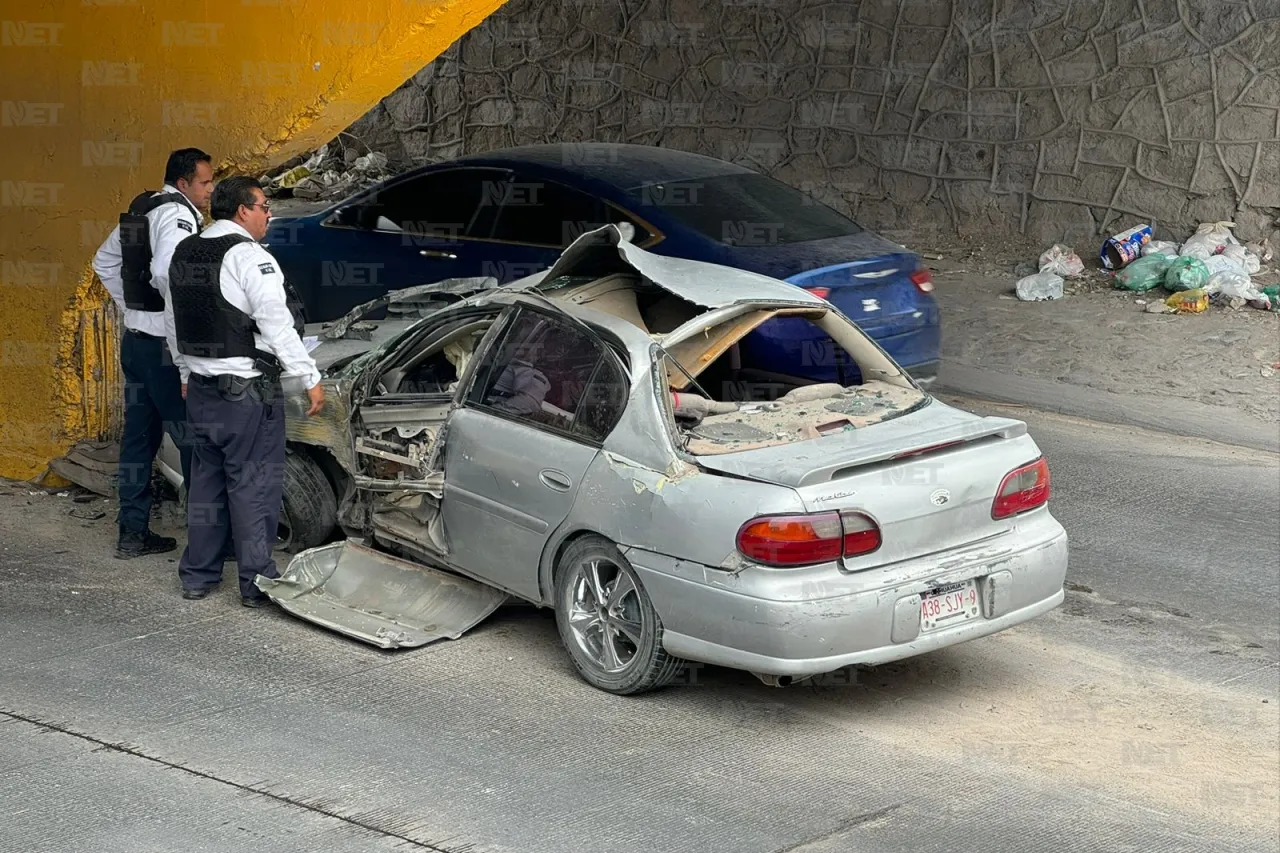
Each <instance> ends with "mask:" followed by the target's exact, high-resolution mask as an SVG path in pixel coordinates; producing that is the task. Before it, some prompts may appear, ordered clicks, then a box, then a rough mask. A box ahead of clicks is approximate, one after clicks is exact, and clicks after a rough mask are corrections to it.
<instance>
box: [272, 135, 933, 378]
mask: <svg viewBox="0 0 1280 853" xmlns="http://www.w3.org/2000/svg"><path fill="white" fill-rule="evenodd" d="M610 223H629V224H630V225H631V227H632V228H633V229H634V232H635V236H634V238H633V241H634V242H635V243H636V244H637V245H639V246H641V247H643V248H645V249H647V250H649V251H651V252H654V253H656V254H660V255H669V256H674V257H681V258H690V259H693V260H699V261H709V262H711V263H717V264H722V265H725V266H729V267H736V268H739V269H744V270H749V271H752V272H757V273H762V274H764V275H768V276H772V277H774V278H778V279H782V280H783V281H787V282H789V283H791V284H794V285H796V286H798V287H802V288H805V289H806V290H809V291H812V292H814V293H816V294H817V295H819V296H821V297H823V298H825V299H827V300H828V301H829V302H831V303H832V304H833V305H835V306H836V307H837V308H838V309H840V311H841V312H842V313H844V314H845V315H846V316H847V317H849V318H850V319H851V320H853V321H854V322H855V323H857V324H858V326H860V327H861V328H862V329H863V330H864V331H866V332H867V334H868V335H869V336H870V337H871V338H873V339H874V340H875V341H876V342H877V343H878V344H879V345H880V346H881V347H882V348H884V350H885V351H886V352H888V354H889V355H890V356H892V357H893V358H894V360H895V361H897V363H898V364H900V365H901V366H902V367H903V368H905V369H906V370H907V371H908V372H910V373H911V375H912V376H913V377H914V378H916V379H917V381H922V382H928V381H930V380H932V379H933V378H934V376H936V373H937V369H938V360H939V347H940V343H941V334H940V328H939V320H938V306H937V302H936V300H935V299H934V297H933V293H932V291H933V284H932V282H931V280H930V276H929V272H928V270H927V269H926V268H925V267H924V266H923V265H922V264H921V262H920V258H919V257H918V256H917V255H916V254H914V253H912V252H909V251H907V250H906V249H904V248H903V247H902V246H899V245H898V244H896V243H892V242H890V241H889V240H886V239H884V238H883V237H880V236H878V235H876V234H874V233H872V232H870V231H867V230H866V229H864V228H863V227H861V226H860V225H858V224H857V223H856V222H854V221H852V220H851V219H849V218H847V217H845V216H843V215H841V214H839V213H837V212H836V211H834V210H832V209H831V208H829V207H827V206H826V205H823V204H821V203H820V202H818V201H816V200H814V199H812V198H811V197H809V196H807V195H805V194H804V193H801V192H800V191H798V190H796V189H794V188H792V187H790V186H788V185H787V184H785V183H782V182H780V181H777V180H774V179H773V178H769V177H767V176H765V175H762V174H760V173H758V172H755V171H752V170H750V169H747V168H744V167H742V166H738V165H734V164H732V163H728V162H725V161H723V160H718V159H715V158H712V157H704V156H701V155H698V154H690V153H688V152H684V151H676V150H673V149H669V148H656V147H651V146H643V145H614V144H606V143H564V144H557V145H533V146H525V147H519V148H510V149H504V150H499V151H491V152H488V153H485V154H478V155H473V156H468V157H463V158H460V159H457V160H452V161H449V162H446V163H435V164H431V165H429V166H423V167H421V168H417V169H414V170H412V171H409V172H406V173H404V174H401V175H397V176H396V177H394V178H390V179H388V180H387V181H385V182H383V183H382V184H380V185H378V186H376V187H373V188H370V189H367V190H364V191H362V192H359V193H357V194H355V195H353V196H351V197H350V198H347V199H345V200H343V201H341V202H339V203H337V204H335V205H331V206H330V207H327V208H325V209H324V210H321V211H319V212H317V213H314V214H311V215H309V216H302V217H296V218H283V217H282V218H279V219H276V220H274V221H273V223H272V227H271V231H270V232H269V233H268V235H267V238H266V240H265V242H267V243H268V244H269V246H270V249H271V251H272V253H273V254H275V256H276V258H277V259H278V260H279V262H280V264H281V265H282V266H283V267H284V272H285V274H286V276H287V277H288V279H289V281H290V282H291V283H292V284H293V285H294V287H295V289H296V290H297V291H298V293H299V295H300V296H301V298H302V300H303V302H304V304H305V305H306V309H307V318H308V320H309V321H312V322H315V321H325V320H333V319H336V318H338V317H340V316H342V315H343V314H344V313H346V312H347V311H348V310H349V309H350V308H352V307H353V306H355V305H358V304H360V303H362V302H365V301H368V300H370V299H373V298H376V297H378V296H381V295H382V294H384V293H385V292H387V291H388V290H393V289H397V288H401V287H407V286H410V285H415V284H424V283H429V282H433V281H439V280H442V279H446V278H463V277H472V276H493V277H494V278H496V279H497V280H498V282H499V284H504V283H506V282H509V281H513V280H515V279H518V278H522V277H524V276H527V275H531V274H533V273H535V272H539V271H541V270H544V269H546V268H548V267H550V266H551V265H552V264H553V263H554V262H555V260H556V259H557V258H558V257H559V256H560V254H561V252H562V251H563V250H564V248H565V247H566V246H568V244H569V243H571V242H572V241H573V240H574V239H576V238H577V237H578V236H580V235H581V234H583V233H585V232H586V231H590V230H592V229H594V228H599V227H601V226H602V225H606V224H610ZM814 331H815V330H814V327H813V326H812V325H811V324H809V323H808V322H807V321H805V320H803V319H798V318H797V319H778V320H772V321H770V322H768V323H766V324H764V325H763V326H761V327H760V328H759V329H757V330H755V331H754V332H753V333H752V334H751V335H750V336H748V337H747V338H746V339H744V341H743V344H742V348H743V350H744V352H743V353H742V356H743V358H744V360H749V361H750V363H752V364H754V365H769V368H770V371H773V372H777V373H780V374H787V375H790V376H801V377H806V378H809V379H812V380H814V381H820V382H827V381H832V382H840V383H841V384H851V383H854V382H857V381H859V377H858V375H857V368H856V367H855V366H853V365H849V364H842V363H840V361H839V360H838V359H836V358H835V357H834V355H833V353H834V352H835V349H834V348H833V346H832V344H831V341H830V340H829V339H823V338H821V337H815V336H814Z"/></svg>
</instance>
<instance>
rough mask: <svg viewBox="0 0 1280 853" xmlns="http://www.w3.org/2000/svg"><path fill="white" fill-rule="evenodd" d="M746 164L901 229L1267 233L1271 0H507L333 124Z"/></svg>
mask: <svg viewBox="0 0 1280 853" xmlns="http://www.w3.org/2000/svg"><path fill="white" fill-rule="evenodd" d="M349 132H350V134H351V135H350V136H344V137H342V141H343V142H344V144H347V143H352V142H353V137H356V138H359V139H360V140H362V141H363V142H365V143H368V144H369V145H372V146H373V147H375V148H377V149H379V150H382V151H385V152H386V153H387V154H388V155H389V156H390V157H391V159H392V161H393V163H395V164H397V165H400V166H407V165H410V164H415V163H421V162H427V161H433V160H439V159H445V158H449V157H453V156H456V155H458V154H461V153H472V152H476V151H482V150H486V149H490V148H498V147H504V146H510V145H519V144H525V143H534V142H547V141H567V142H574V141H588V140H591V141H604V142H638V143H646V144H654V145H662V146H669V147H675V148H682V149H686V150H692V151H697V152H701V153H705V154H710V155H713V156H717V157H721V158H724V159H727V160H733V161H736V162H741V163H744V164H746V165H749V166H753V167H755V168H758V169H760V170H761V171H765V172H767V173H770V174H772V175H774V176H775V177H778V178H780V179H782V180H785V181H787V182H789V183H791V184H793V185H795V186H798V187H800V188H801V189H804V190H806V191H808V192H810V193H812V194H814V195H815V196H817V197H819V198H821V199H822V200H824V201H826V202H828V203H830V204H832V205H833V206H835V207H837V208H839V209H842V210H843V211H845V212H847V213H850V214H852V215H853V216H855V217H856V218H857V219H858V220H859V221H861V222H862V223H863V224H865V225H867V226H868V227H872V228H876V229H879V230H881V231H883V232H884V233H886V234H888V235H896V236H899V237H900V238H902V237H905V235H907V234H913V235H915V236H916V237H919V235H920V234H921V233H922V231H928V230H930V229H933V230H937V231H942V232H961V233H992V232H997V233H998V232H1000V231H1007V230H1013V231H1019V232H1022V233H1025V234H1027V235H1028V236H1030V237H1033V238H1035V239H1039V240H1043V241H1049V240H1055V239H1080V238H1086V237H1089V236H1090V235H1097V234H1105V233H1111V232H1113V231H1118V230H1122V229H1123V228H1126V227H1129V226H1130V225H1132V224H1135V223H1137V222H1151V223H1153V224H1154V225H1155V226H1156V229H1157V236H1161V237H1168V236H1171V235H1172V236H1174V237H1175V238H1177V237H1182V236H1185V235H1186V234H1187V233H1189V232H1190V231H1191V230H1193V229H1194V227H1195V225H1196V223H1198V222H1200V221H1213V220H1221V219H1230V220H1234V221H1235V222H1237V223H1238V226H1239V227H1238V228H1237V234H1238V235H1239V236H1240V237H1241V238H1250V239H1252V238H1259V237H1263V236H1271V237H1272V238H1273V240H1274V239H1275V238H1276V237H1277V228H1278V227H1280V221H1277V220H1278V217H1280V0H862V2H822V0H510V2H508V3H507V4H506V5H505V6H504V7H503V8H501V9H500V10H498V12H497V13H496V14H494V15H493V16H492V17H491V18H489V19H488V20H487V21H485V22H484V23H483V24H482V25H481V26H479V27H478V28H477V29H475V30H473V31H472V32H470V33H468V34H467V35H466V36H464V37H463V38H462V39H461V40H460V41H459V42H458V43H457V44H455V45H454V46H453V47H452V48H451V49H450V50H449V51H448V52H446V53H445V54H443V55H442V56H441V57H440V58H439V59H437V60H436V61H435V62H433V63H432V64H431V65H429V66H427V67H426V68H424V69H423V70H422V71H421V72H420V73H418V74H417V75H415V76H414V77H413V78H412V79H410V80H408V81H406V82H405V84H404V86H403V87H401V88H400V89H399V90H397V91H396V92H394V93H393V94H391V95H390V96H388V97H387V98H386V99H384V100H383V102H382V103H381V104H380V105H379V106H378V107H376V108H375V109H374V110H372V111H371V112H370V113H369V114H368V115H366V116H365V117H364V118H362V119H361V120H360V121H358V122H357V123H356V124H355V125H354V126H353V127H352V128H350V131H349Z"/></svg>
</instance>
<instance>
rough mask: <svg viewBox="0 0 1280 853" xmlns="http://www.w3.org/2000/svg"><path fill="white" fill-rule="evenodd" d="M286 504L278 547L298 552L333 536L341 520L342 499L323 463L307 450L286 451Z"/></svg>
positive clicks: (281, 516)
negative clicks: (340, 503) (339, 507)
mask: <svg viewBox="0 0 1280 853" xmlns="http://www.w3.org/2000/svg"><path fill="white" fill-rule="evenodd" d="M283 503H284V506H283V507H281V511H280V522H279V525H278V527H279V532H278V534H277V542H276V547H277V548H279V549H280V550H282V551H284V552H285V553H288V554H296V553H298V552H299V551H305V550H306V549H308V548H314V547H315V546H317V545H320V544H323V543H324V541H325V540H326V539H328V538H329V534H330V533H332V532H333V526H334V524H336V523H337V519H338V498H337V496H336V495H334V493H333V486H331V485H330V484H329V478H328V477H326V476H325V475H324V471H323V470H322V469H321V468H320V465H319V464H318V463H317V462H316V461H315V460H314V459H312V458H311V457H309V456H307V455H306V454H304V453H298V452H296V451H294V450H288V451H286V453H285V457H284V501H283Z"/></svg>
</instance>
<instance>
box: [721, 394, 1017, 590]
mask: <svg viewBox="0 0 1280 853" xmlns="http://www.w3.org/2000/svg"><path fill="white" fill-rule="evenodd" d="M1038 455H1039V451H1038V449H1037V448H1036V446H1035V443H1034V442H1033V441H1032V440H1031V438H1030V436H1028V435H1027V433H1026V425H1025V424H1024V423H1022V422H1021V421H1015V420H1010V419H1005V418H984V417H979V416H977V415H972V414H969V413H967V412H963V411H960V410H958V409H954V408H951V407H949V406H946V405H945V404H942V403H939V402H937V401H933V402H931V403H930V404H929V405H927V406H925V407H923V408H921V409H919V410H917V411H915V412H911V413H908V414H905V415H902V416H899V417H897V418H894V419H892V420H886V421H882V422H880V423H875V424H872V425H870V426H867V427H864V428H860V429H856V430H847V431H842V432H838V433H835V434H832V435H827V436H824V437H822V438H818V439H814V440H810V441H806V442H801V443H797V444H791V445H783V446H780V447H769V448H760V449H755V450H745V451H741V452H737V453H730V454H723V455H716V456H704V457H699V459H698V462H699V464H700V465H702V466H703V467H704V468H707V469H709V470H711V471H715V472H719V473H722V474H728V475H732V476H736V477H744V478H747V479H753V480H761V481H764V482H768V483H774V484H776V485H779V486H788V487H791V488H794V489H795V490H796V492H797V493H798V494H799V496H800V498H801V499H802V500H803V502H804V505H805V508H806V509H807V510H808V511H810V512H825V511H831V510H842V511H851V512H861V513H865V514H866V515H868V516H870V517H871V518H873V519H874V520H875V522H876V523H877V524H878V525H879V527H880V530H881V536H882V540H883V544H882V546H881V547H880V548H879V549H878V550H877V551H875V552H874V553H872V554H868V555H865V556H862V557H855V558H851V559H849V560H847V561H846V562H847V567H848V568H850V569H857V568H864V567H868V566H873V565H882V564H885V563H891V562H897V561H899V560H905V559H910V558H913V557H919V556H924V555H927V554H931V553H936V552H939V551H943V550H947V549H950V548H955V547H959V546H962V545H965V544H968V543H972V542H977V541H982V540H984V539H988V538H991V537H994V536H998V535H1000V534H1002V533H1004V532H1007V531H1008V530H1009V529H1011V527H1012V525H1013V523H1014V521H1013V520H1012V519H1000V520H997V519H993V518H992V517H991V507H992V502H993V500H994V499H995V496H996V493H997V491H998V490H999V487H1000V483H1001V481H1002V479H1003V478H1004V476H1005V475H1006V474H1007V473H1009V471H1011V470H1013V469H1014V468H1017V467H1018V466H1019V465H1022V464H1024V463H1027V462H1030V461H1032V460H1033V459H1035V458H1036V457H1037V456H1038Z"/></svg>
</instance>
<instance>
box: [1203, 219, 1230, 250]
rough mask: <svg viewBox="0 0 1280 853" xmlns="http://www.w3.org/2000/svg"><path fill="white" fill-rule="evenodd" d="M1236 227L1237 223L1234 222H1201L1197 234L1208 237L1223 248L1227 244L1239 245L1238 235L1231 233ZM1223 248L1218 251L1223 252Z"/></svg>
mask: <svg viewBox="0 0 1280 853" xmlns="http://www.w3.org/2000/svg"><path fill="white" fill-rule="evenodd" d="M1235 227H1236V224H1235V223H1234V222H1226V221H1219V222H1201V223H1200V227H1199V228H1197V229H1196V233H1195V236H1197V237H1208V238H1209V239H1210V240H1213V241H1214V242H1215V243H1217V244H1218V245H1219V246H1221V247H1222V249H1225V248H1226V247H1227V246H1239V245H1240V241H1239V240H1237V239H1236V235H1234V234H1232V233H1231V229H1232V228H1235ZM1222 249H1219V250H1218V251H1219V252H1221V251H1222Z"/></svg>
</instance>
